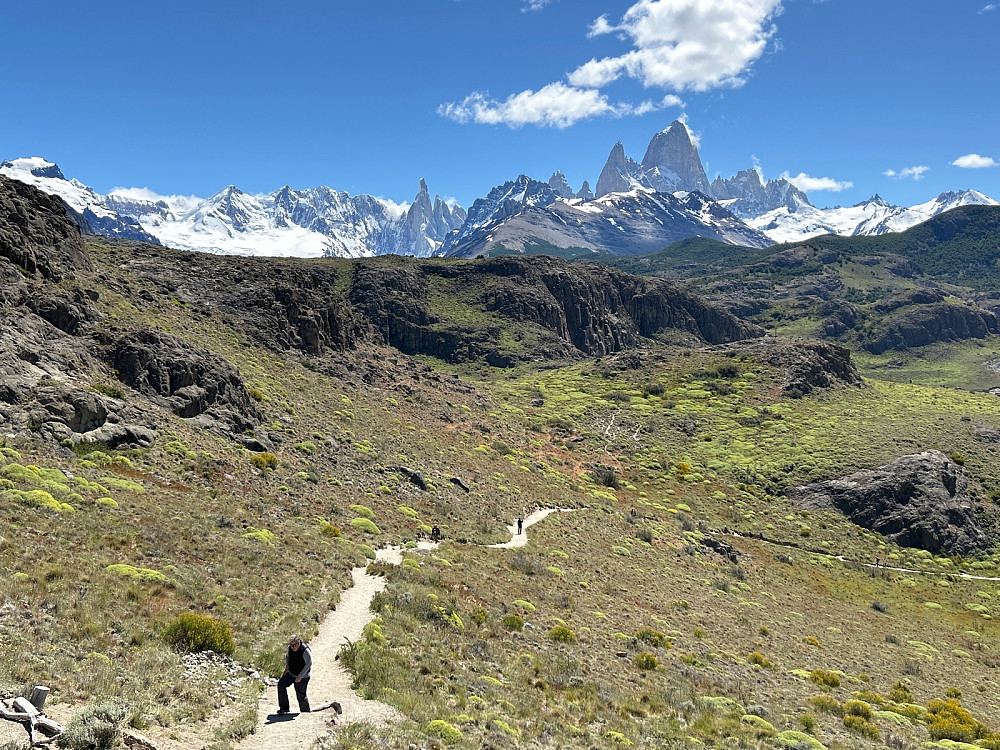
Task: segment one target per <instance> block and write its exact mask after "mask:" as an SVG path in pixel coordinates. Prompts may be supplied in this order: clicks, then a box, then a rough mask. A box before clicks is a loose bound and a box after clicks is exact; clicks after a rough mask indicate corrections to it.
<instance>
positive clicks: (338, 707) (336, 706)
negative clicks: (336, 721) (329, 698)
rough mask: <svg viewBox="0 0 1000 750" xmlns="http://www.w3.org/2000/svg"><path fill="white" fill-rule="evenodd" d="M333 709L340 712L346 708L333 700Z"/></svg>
mask: <svg viewBox="0 0 1000 750" xmlns="http://www.w3.org/2000/svg"><path fill="white" fill-rule="evenodd" d="M333 710H334V711H336V712H337V713H338V714H342V713H344V709H342V708H341V707H340V703H339V702H338V701H334V702H333Z"/></svg>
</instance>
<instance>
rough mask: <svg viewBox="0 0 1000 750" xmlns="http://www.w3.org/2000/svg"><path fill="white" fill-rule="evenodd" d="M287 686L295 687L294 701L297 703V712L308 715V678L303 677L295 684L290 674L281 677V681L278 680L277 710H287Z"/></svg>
mask: <svg viewBox="0 0 1000 750" xmlns="http://www.w3.org/2000/svg"><path fill="white" fill-rule="evenodd" d="M289 685H294V686H295V700H297V701H298V702H299V711H301V712H302V713H304V714H307V713H309V698H308V697H307V696H306V690H307V689H308V687H309V678H308V677H303V678H302V679H301V680H299V681H298V682H296V681H295V678H294V677H293V676H292V675H290V674H285V675H282V677H281V679H280V680H278V710H280V711H287V710H288V686H289Z"/></svg>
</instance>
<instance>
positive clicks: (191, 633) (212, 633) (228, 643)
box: [163, 612, 236, 656]
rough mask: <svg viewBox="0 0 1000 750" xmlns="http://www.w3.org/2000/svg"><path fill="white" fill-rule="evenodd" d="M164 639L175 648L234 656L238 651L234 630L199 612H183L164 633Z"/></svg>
mask: <svg viewBox="0 0 1000 750" xmlns="http://www.w3.org/2000/svg"><path fill="white" fill-rule="evenodd" d="M163 639H164V640H165V641H166V642H167V643H169V644H171V645H172V646H174V647H175V648H178V649H181V650H184V651H189V652H192V653H193V652H195V651H215V652H217V653H220V654H227V655H230V656H231V655H232V653H233V651H235V650H236V641H235V640H234V639H233V629H232V628H231V627H230V626H229V624H228V623H226V622H224V621H222V620H217V619H215V618H214V617H210V616H208V615H200V614H198V613H197V612H182V613H181V614H180V615H178V616H177V618H176V619H175V620H174V621H173V622H172V623H170V625H168V626H167V629H166V630H165V631H163Z"/></svg>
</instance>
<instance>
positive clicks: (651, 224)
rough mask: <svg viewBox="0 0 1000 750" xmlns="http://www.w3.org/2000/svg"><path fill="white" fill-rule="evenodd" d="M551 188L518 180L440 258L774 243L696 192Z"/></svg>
mask: <svg viewBox="0 0 1000 750" xmlns="http://www.w3.org/2000/svg"><path fill="white" fill-rule="evenodd" d="M550 185H551V180H550V183H549V184H546V183H544V182H539V181H537V180H532V179H531V178H529V177H527V176H525V175H521V176H520V177H518V178H517V180H515V181H513V182H508V183H505V184H503V185H500V186H499V187H496V188H494V189H493V190H492V191H491V192H490V194H489V195H488V196H486V197H485V198H480V199H478V200H477V201H476V202H475V203H473V204H472V208H470V209H469V216H468V218H467V220H466V222H465V225H464V226H463V227H462V228H461V229H460V230H459V231H458V232H454V233H452V234H451V235H450V236H449V237H448V240H447V242H446V243H445V246H444V253H445V254H446V255H449V256H456V257H465V258H469V257H476V256H478V255H482V254H484V253H487V252H489V251H491V250H493V249H494V248H496V247H497V246H503V248H504V249H505V250H506V251H508V252H518V253H525V252H531V251H532V250H533V249H537V250H540V251H545V250H548V251H551V250H552V249H564V250H572V251H574V253H579V252H580V251H591V252H595V253H596V252H604V253H613V254H615V255H641V254H645V253H651V252H655V251H657V250H660V249H662V248H664V247H666V246H667V245H669V244H671V243H673V242H677V241H678V240H682V239H686V238H688V237H693V236H700V237H711V238H713V239H717V240H720V241H722V242H728V243H730V244H733V245H746V246H749V247H767V246H768V245H771V244H773V243H772V242H771V240H769V239H768V238H767V237H765V236H764V235H763V234H761V233H759V232H757V231H755V230H754V229H751V228H750V227H748V226H747V225H746V224H744V223H743V222H742V221H740V219H739V218H738V217H736V216H735V215H733V214H732V213H731V212H730V211H728V210H727V209H726V208H725V207H724V206H722V205H721V204H719V203H717V202H716V201H713V200H711V199H709V198H707V197H706V196H705V195H703V194H702V193H699V192H690V193H686V192H682V191H678V192H675V193H658V192H655V191H652V190H640V189H637V190H631V191H629V192H623V193H607V194H605V195H603V196H601V197H600V198H596V199H591V200H585V199H582V198H568V199H567V198H562V197H560V195H558V194H557V193H556V191H555V190H553V189H552V187H550Z"/></svg>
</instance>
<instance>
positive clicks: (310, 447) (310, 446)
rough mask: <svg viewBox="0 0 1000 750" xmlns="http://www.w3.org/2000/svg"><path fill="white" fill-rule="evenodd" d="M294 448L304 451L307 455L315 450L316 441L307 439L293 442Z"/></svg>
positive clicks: (300, 451)
mask: <svg viewBox="0 0 1000 750" xmlns="http://www.w3.org/2000/svg"><path fill="white" fill-rule="evenodd" d="M295 450H297V451H299V453H305V454H306V455H307V456H311V455H313V454H314V453H315V452H316V443H313V442H311V441H309V440H303V441H302V442H301V443H296V444H295Z"/></svg>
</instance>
